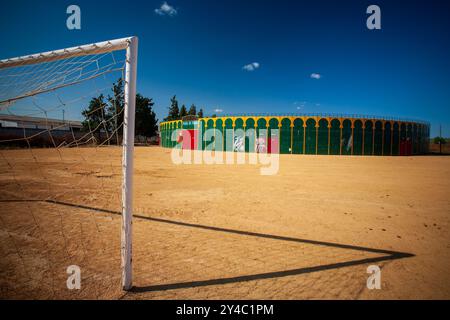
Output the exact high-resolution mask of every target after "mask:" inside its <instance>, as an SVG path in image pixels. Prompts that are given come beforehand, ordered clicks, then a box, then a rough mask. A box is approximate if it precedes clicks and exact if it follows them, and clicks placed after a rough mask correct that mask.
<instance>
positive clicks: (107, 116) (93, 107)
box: [81, 78, 158, 141]
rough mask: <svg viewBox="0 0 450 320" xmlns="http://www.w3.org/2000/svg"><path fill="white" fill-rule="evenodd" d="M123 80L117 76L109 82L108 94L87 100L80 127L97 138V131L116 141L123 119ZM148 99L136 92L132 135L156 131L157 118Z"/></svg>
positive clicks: (121, 130) (148, 133)
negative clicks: (112, 82)
mask: <svg viewBox="0 0 450 320" xmlns="http://www.w3.org/2000/svg"><path fill="white" fill-rule="evenodd" d="M123 82H124V81H123V79H122V78H120V79H119V80H117V82H115V83H114V84H113V87H112V89H111V91H112V93H111V94H109V95H108V96H106V97H105V96H104V95H103V94H100V95H99V96H97V97H94V98H92V99H91V100H90V102H89V105H88V107H87V108H86V109H84V110H83V111H82V112H81V114H82V115H83V117H84V120H83V121H82V130H83V131H87V132H92V134H93V135H94V136H96V137H97V138H98V139H99V140H101V132H103V133H105V134H106V136H111V137H112V138H115V139H117V141H119V137H122V135H123V118H124V105H125V93H124V85H123V84H124V83H123ZM154 104H155V103H154V102H153V99H152V98H147V97H144V96H143V95H141V94H140V93H137V94H136V113H135V135H137V136H145V137H153V136H156V135H157V132H158V119H157V118H156V114H155V112H154V111H153V109H152V107H153V106H154Z"/></svg>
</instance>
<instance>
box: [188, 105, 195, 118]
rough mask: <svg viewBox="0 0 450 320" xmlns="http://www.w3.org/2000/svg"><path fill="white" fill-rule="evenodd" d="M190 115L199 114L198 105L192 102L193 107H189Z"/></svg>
mask: <svg viewBox="0 0 450 320" xmlns="http://www.w3.org/2000/svg"><path fill="white" fill-rule="evenodd" d="M188 114H189V115H190V116H195V115H196V114H197V107H196V106H195V104H192V105H191V107H190V108H189V113H188Z"/></svg>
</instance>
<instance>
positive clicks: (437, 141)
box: [433, 137, 447, 153]
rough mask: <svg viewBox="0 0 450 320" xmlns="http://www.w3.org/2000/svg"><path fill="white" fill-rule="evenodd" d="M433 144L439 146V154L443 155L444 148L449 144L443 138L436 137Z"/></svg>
mask: <svg viewBox="0 0 450 320" xmlns="http://www.w3.org/2000/svg"><path fill="white" fill-rule="evenodd" d="M433 142H434V143H435V144H438V145H439V153H442V146H443V145H444V144H446V143H447V140H446V139H445V138H443V137H435V138H434V139H433Z"/></svg>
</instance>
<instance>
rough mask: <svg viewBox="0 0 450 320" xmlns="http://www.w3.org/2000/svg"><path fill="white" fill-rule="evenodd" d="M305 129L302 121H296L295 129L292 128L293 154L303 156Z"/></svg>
mask: <svg viewBox="0 0 450 320" xmlns="http://www.w3.org/2000/svg"><path fill="white" fill-rule="evenodd" d="M304 134H305V128H304V127H303V120H302V119H295V120H294V128H292V153H294V154H303V141H304Z"/></svg>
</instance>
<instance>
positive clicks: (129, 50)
mask: <svg viewBox="0 0 450 320" xmlns="http://www.w3.org/2000/svg"><path fill="white" fill-rule="evenodd" d="M121 50H126V60H125V70H124V73H125V82H124V121H123V143H122V144H123V152H122V201H121V202H122V203H121V205H122V208H121V210H122V227H121V267H122V287H123V289H124V290H130V289H131V288H132V214H133V213H132V210H133V153H134V128H135V103H136V71H137V55H138V38H137V37H128V38H122V39H116V40H110V41H104V42H98V43H93V44H88V45H81V46H76V47H71V48H65V49H60V50H54V51H48V52H42V53H37V54H32V55H27V56H21V57H16V58H10V59H4V60H0V71H2V70H6V69H12V68H14V67H19V68H20V67H24V66H30V65H33V66H34V65H39V64H45V63H51V62H58V61H62V60H66V59H73V58H77V57H83V56H89V55H99V54H104V53H112V52H114V51H121ZM84 80H86V79H82V80H80V81H71V82H67V83H66V82H65V81H64V80H63V81H55V82H53V84H51V82H47V83H45V84H44V85H39V87H38V88H33V89H31V88H29V89H27V90H22V91H20V92H19V93H17V92H13V91H12V90H11V92H6V96H4V97H3V96H0V110H3V109H7V108H8V107H9V106H10V105H11V104H13V103H14V102H15V101H18V100H21V99H25V98H29V97H33V96H35V95H38V94H41V93H45V92H51V91H54V90H57V89H59V88H63V87H67V86H70V85H75V84H77V83H80V82H82V81H84ZM49 83H50V84H49Z"/></svg>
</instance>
